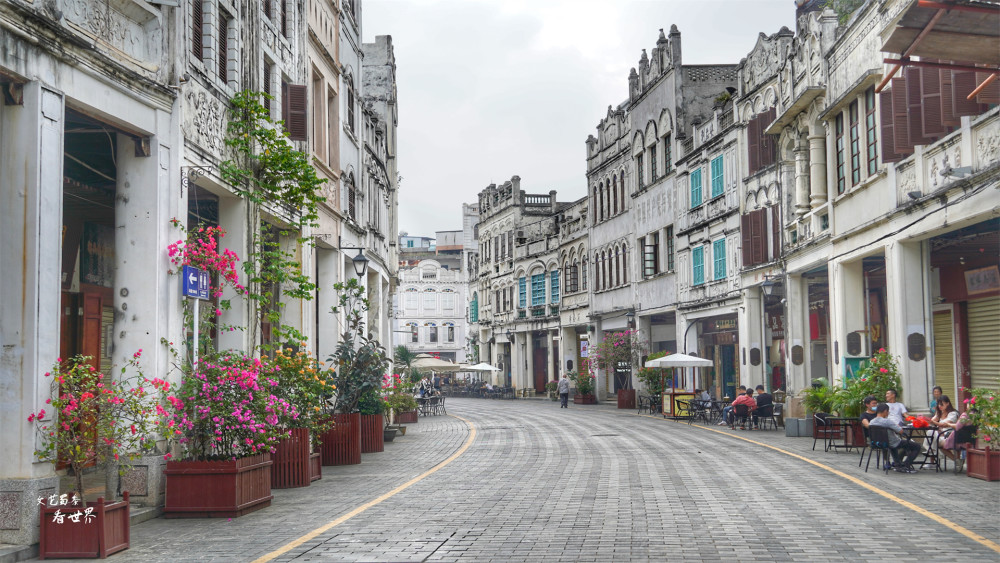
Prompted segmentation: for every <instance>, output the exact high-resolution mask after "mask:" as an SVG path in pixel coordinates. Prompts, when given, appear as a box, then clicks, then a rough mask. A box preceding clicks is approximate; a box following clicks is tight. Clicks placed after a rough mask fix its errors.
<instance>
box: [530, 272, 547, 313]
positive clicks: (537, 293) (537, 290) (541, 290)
mask: <svg viewBox="0 0 1000 563" xmlns="http://www.w3.org/2000/svg"><path fill="white" fill-rule="evenodd" d="M531 305H532V307H534V306H535V305H545V274H535V275H533V276H531Z"/></svg>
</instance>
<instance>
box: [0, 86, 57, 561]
mask: <svg viewBox="0 0 1000 563" xmlns="http://www.w3.org/2000/svg"><path fill="white" fill-rule="evenodd" d="M23 96H24V97H23V103H22V105H4V106H3V107H0V125H2V126H0V146H2V147H3V150H2V151H0V174H2V182H0V183H2V186H3V187H2V188H0V225H3V235H2V236H0V262H2V263H3V264H4V267H3V268H0V319H3V322H0V382H2V385H0V387H2V388H3V392H2V393H0V428H3V431H2V432H0V452H3V455H0V543H6V544H21V545H25V544H32V543H36V542H38V503H37V501H36V499H37V498H38V497H40V496H47V495H49V494H52V493H55V492H57V491H58V487H59V479H58V478H57V477H55V472H54V468H53V466H52V464H51V463H48V462H44V463H36V461H35V429H34V425H32V424H29V423H28V422H27V420H28V415H29V414H31V413H37V412H38V411H39V410H41V409H42V408H44V407H46V406H47V405H46V404H45V399H47V398H48V397H49V391H50V387H49V379H46V378H45V377H43V374H44V373H45V372H46V371H48V369H49V368H50V367H51V366H52V364H53V363H54V362H55V360H56V358H57V357H58V356H59V334H60V332H59V312H60V298H59V296H60V270H61V267H60V266H61V264H62V242H61V241H62V209H63V205H62V198H63V193H62V185H63V124H64V106H63V97H62V94H60V93H59V92H56V91H54V90H48V89H46V88H44V87H43V86H42V85H41V83H39V82H30V83H28V84H25V85H24V86H23ZM48 411H49V412H48V413H46V417H45V420H47V421H50V422H51V420H52V413H51V411H52V409H48Z"/></svg>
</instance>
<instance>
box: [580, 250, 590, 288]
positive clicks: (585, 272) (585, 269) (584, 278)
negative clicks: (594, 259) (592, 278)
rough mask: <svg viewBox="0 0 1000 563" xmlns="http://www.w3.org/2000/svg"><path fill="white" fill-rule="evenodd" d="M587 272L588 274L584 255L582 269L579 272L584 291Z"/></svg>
mask: <svg viewBox="0 0 1000 563" xmlns="http://www.w3.org/2000/svg"><path fill="white" fill-rule="evenodd" d="M587 274H588V272H587V258H586V257H584V259H583V271H582V272H581V275H580V279H582V280H583V289H584V291H586V289H587Z"/></svg>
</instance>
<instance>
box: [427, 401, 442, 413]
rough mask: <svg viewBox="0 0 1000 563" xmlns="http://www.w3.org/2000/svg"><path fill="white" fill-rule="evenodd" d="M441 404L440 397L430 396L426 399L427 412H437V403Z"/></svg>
mask: <svg viewBox="0 0 1000 563" xmlns="http://www.w3.org/2000/svg"><path fill="white" fill-rule="evenodd" d="M440 404H441V397H431V398H430V399H427V413H428V414H439V413H438V405H440Z"/></svg>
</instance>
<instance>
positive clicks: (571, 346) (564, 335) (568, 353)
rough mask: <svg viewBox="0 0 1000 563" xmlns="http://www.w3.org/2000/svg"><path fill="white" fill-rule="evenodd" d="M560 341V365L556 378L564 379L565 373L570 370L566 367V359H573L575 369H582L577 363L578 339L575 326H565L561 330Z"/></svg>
mask: <svg viewBox="0 0 1000 563" xmlns="http://www.w3.org/2000/svg"><path fill="white" fill-rule="evenodd" d="M559 333H560V334H559V336H560V338H559V343H560V349H561V351H560V353H559V365H558V366H556V368H557V372H556V379H562V376H563V374H565V373H566V372H568V371H570V370H569V369H567V368H566V361H567V360H572V361H573V368H572V369H574V370H578V369H580V366H578V365H577V360H576V350H577V346H578V345H577V340H576V329H574V328H573V327H563V328H562V329H561V330H560V331H559Z"/></svg>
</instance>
